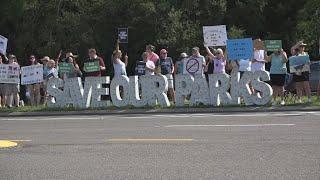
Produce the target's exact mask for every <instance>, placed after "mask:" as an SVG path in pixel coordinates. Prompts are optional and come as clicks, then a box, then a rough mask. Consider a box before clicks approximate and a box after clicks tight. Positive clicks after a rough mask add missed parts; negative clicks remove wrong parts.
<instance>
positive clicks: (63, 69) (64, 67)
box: [58, 63, 74, 73]
mask: <svg viewBox="0 0 320 180" xmlns="http://www.w3.org/2000/svg"><path fill="white" fill-rule="evenodd" d="M58 67H59V73H72V72H73V70H74V68H73V65H72V64H71V63H59V65H58Z"/></svg>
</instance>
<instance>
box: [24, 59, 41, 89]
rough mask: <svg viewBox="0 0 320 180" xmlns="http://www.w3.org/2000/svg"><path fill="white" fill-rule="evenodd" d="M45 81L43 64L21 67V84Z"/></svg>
mask: <svg viewBox="0 0 320 180" xmlns="http://www.w3.org/2000/svg"><path fill="white" fill-rule="evenodd" d="M41 82H43V65H42V64H41V65H33V66H25V67H22V68H21V84H22V85H28V84H35V83H41Z"/></svg>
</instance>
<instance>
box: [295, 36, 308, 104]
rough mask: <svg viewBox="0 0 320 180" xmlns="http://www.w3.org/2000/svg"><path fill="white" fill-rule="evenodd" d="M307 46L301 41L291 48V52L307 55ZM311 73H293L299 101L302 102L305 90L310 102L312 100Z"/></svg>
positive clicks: (296, 54) (297, 54)
mask: <svg viewBox="0 0 320 180" xmlns="http://www.w3.org/2000/svg"><path fill="white" fill-rule="evenodd" d="M306 46H307V44H305V43H304V42H303V41H299V42H298V43H296V44H295V45H294V46H293V47H292V48H291V54H292V55H293V56H307V55H308V53H307V52H305V47H306ZM309 74H310V72H309V71H305V72H302V73H294V74H293V81H294V82H295V86H296V91H297V97H298V103H302V96H303V92H305V94H306V95H307V96H308V103H311V102H312V100H311V88H310V81H309Z"/></svg>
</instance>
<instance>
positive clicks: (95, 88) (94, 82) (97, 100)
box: [84, 76, 110, 108]
mask: <svg viewBox="0 0 320 180" xmlns="http://www.w3.org/2000/svg"><path fill="white" fill-rule="evenodd" d="M84 84H85V89H87V88H89V89H91V92H92V94H91V107H95V108H101V107H107V106H110V101H109V100H106V101H103V100H102V99H101V97H102V96H107V95H109V88H102V84H110V77H109V76H103V77H87V78H86V81H85V83H84ZM89 92H90V91H89ZM89 97H90V96H89Z"/></svg>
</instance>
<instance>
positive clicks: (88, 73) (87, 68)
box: [84, 49, 106, 77]
mask: <svg viewBox="0 0 320 180" xmlns="http://www.w3.org/2000/svg"><path fill="white" fill-rule="evenodd" d="M88 52H89V58H88V59H86V60H85V62H84V76H85V77H92V76H93V77H100V76H101V74H102V71H105V70H106V66H105V64H104V61H103V59H102V58H101V57H99V56H98V55H97V51H96V50H95V49H89V51H88Z"/></svg>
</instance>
